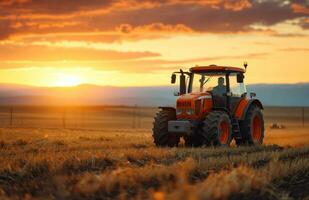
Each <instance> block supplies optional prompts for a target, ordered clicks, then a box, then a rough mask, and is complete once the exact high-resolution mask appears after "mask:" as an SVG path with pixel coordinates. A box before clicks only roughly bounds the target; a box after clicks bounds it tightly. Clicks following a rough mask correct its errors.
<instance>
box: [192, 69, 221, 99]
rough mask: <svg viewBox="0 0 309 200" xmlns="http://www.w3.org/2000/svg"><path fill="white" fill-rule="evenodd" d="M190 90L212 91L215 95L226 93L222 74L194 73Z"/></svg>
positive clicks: (194, 91)
mask: <svg viewBox="0 0 309 200" xmlns="http://www.w3.org/2000/svg"><path fill="white" fill-rule="evenodd" d="M192 92H193V93H196V92H213V93H214V94H215V95H220V96H222V95H224V94H225V93H226V82H225V75H224V74H194V78H193V85H192Z"/></svg>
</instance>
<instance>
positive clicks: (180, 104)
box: [177, 101, 191, 107]
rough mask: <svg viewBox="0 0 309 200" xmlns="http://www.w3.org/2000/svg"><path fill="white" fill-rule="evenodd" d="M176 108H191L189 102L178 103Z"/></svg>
mask: <svg viewBox="0 0 309 200" xmlns="http://www.w3.org/2000/svg"><path fill="white" fill-rule="evenodd" d="M177 107H191V101H179V102H177Z"/></svg>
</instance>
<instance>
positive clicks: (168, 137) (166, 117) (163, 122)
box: [152, 110, 180, 147]
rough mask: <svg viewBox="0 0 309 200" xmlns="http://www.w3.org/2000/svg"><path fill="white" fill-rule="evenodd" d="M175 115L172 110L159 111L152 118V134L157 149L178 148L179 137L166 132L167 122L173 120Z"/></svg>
mask: <svg viewBox="0 0 309 200" xmlns="http://www.w3.org/2000/svg"><path fill="white" fill-rule="evenodd" d="M175 119H176V113H175V111H173V110H161V111H160V112H158V113H157V114H156V116H155V118H154V122H153V129H152V131H153V134H152V137H153V139H154V143H155V145H156V146H159V147H174V146H178V143H179V140H180V137H179V136H177V135H176V134H175V133H169V132H168V121H170V120H175Z"/></svg>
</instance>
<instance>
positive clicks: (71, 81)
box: [52, 73, 82, 87]
mask: <svg viewBox="0 0 309 200" xmlns="http://www.w3.org/2000/svg"><path fill="white" fill-rule="evenodd" d="M56 76H57V79H56V81H55V83H53V84H52V85H53V86H59V87H65V86H76V85H80V84H82V79H81V77H80V76H78V75H72V74H64V73H59V74H57V75H56Z"/></svg>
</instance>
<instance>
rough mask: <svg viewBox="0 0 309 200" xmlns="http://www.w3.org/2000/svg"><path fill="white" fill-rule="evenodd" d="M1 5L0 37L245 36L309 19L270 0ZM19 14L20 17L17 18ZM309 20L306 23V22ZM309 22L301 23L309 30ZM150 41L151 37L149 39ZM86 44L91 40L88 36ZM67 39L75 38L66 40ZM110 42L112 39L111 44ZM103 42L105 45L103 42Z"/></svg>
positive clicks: (12, 0)
mask: <svg viewBox="0 0 309 200" xmlns="http://www.w3.org/2000/svg"><path fill="white" fill-rule="evenodd" d="M5 2H6V3H5V4H4V3H3V4H0V28H1V30H2V31H1V32H0V39H2V40H3V39H7V38H8V37H12V36H14V37H16V36H21V35H37V34H42V35H47V34H58V33H65V34H67V33H71V34H74V33H81V32H89V33H92V32H103V33H114V32H116V33H117V32H118V33H121V34H123V33H130V34H124V35H122V36H120V37H118V36H119V34H118V36H116V37H117V38H118V39H119V40H121V39H132V37H131V35H132V33H134V34H138V33H140V35H139V36H137V37H135V38H136V39H138V38H141V39H142V38H143V34H144V33H146V32H147V33H148V34H144V36H145V37H149V34H153V35H156V34H157V33H160V34H161V36H164V35H170V33H188V32H196V33H221V34H224V33H245V32H255V31H257V30H256V29H254V28H252V25H255V24H262V25H264V26H271V25H275V24H277V23H281V22H284V21H286V20H292V19H298V18H304V17H308V7H306V6H305V5H304V2H303V1H298V4H296V3H294V4H292V5H289V4H282V2H281V1H277V0H269V1H259V0H200V1H194V0H105V1H102V0H75V1H67V0H58V1H53V0H45V1H28V0H8V1H5ZM17 13H18V14H17ZM304 22H305V23H304ZM306 22H308V20H305V21H302V22H301V23H299V26H301V27H303V28H307V26H308V23H306ZM260 31H262V30H260ZM102 38H103V37H102ZM150 38H151V37H150ZM84 39H85V40H87V38H85V37H84ZM67 40H71V38H70V37H69V35H68V37H67ZM108 41H110V40H108ZM102 42H105V41H104V39H103V40H102Z"/></svg>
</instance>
